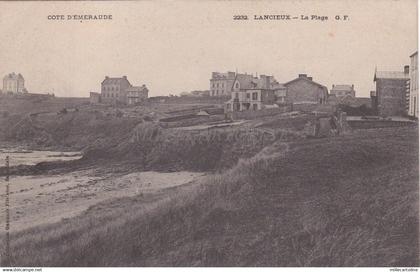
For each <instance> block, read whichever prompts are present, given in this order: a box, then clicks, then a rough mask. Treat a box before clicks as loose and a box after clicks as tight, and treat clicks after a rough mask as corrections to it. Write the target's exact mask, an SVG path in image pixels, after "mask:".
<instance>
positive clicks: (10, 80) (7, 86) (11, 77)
mask: <svg viewBox="0 0 420 272" xmlns="http://www.w3.org/2000/svg"><path fill="white" fill-rule="evenodd" d="M3 93H4V94H25V93H28V91H27V90H26V89H25V79H24V78H23V76H22V75H21V74H15V73H10V74H8V75H5V76H4V77H3Z"/></svg>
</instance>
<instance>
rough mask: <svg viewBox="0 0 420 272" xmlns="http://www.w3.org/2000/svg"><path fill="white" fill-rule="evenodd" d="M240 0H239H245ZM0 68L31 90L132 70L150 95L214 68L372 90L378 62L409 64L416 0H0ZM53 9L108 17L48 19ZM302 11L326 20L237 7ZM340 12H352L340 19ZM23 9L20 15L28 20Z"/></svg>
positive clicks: (184, 86)
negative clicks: (197, 0)
mask: <svg viewBox="0 0 420 272" xmlns="http://www.w3.org/2000/svg"><path fill="white" fill-rule="evenodd" d="M239 3H240V4H239ZM0 7H1V9H2V10H3V11H4V12H2V13H3V14H2V15H3V16H1V17H0V33H1V34H2V37H3V40H4V41H7V42H2V43H1V44H0V59H1V65H0V75H1V76H4V75H6V74H9V73H11V72H15V73H21V74H22V75H23V76H24V78H25V86H26V88H27V89H28V90H29V91H31V92H41V93H46V92H54V93H55V94H56V95H57V96H85V97H87V96H89V92H91V91H96V92H98V91H100V84H101V82H102V81H103V79H104V78H105V76H110V77H121V76H123V75H126V76H127V78H128V80H129V81H130V82H131V83H132V84H133V85H142V84H146V85H147V87H148V88H149V89H150V96H158V95H168V94H179V93H180V92H182V91H192V90H207V89H209V79H210V78H211V73H212V72H214V71H218V72H227V71H236V70H237V71H238V72H239V73H245V72H246V73H248V74H255V73H258V75H260V74H265V75H273V76H274V77H275V78H276V79H277V81H279V82H280V83H285V82H287V81H290V80H292V79H294V78H296V77H297V76H298V74H302V73H305V74H308V76H311V77H313V80H314V81H315V82H318V83H320V84H323V85H325V86H326V87H328V89H331V87H332V85H333V84H335V85H339V84H350V85H351V84H354V88H355V90H356V95H357V96H365V97H366V96H369V92H370V91H371V90H373V88H374V84H373V77H374V73H375V68H376V67H377V70H378V71H403V67H404V65H409V64H410V58H409V56H410V55H411V54H412V53H414V52H415V51H416V50H417V2H416V1H414V0H408V1H389V0H378V1H347V0H345V1H338V2H337V1H329V0H327V1H317V2H315V1H304V0H302V1H292V0H290V1H281V2H280V1H279V2H275V1H267V2H248V1H245V2H238V1H226V2H205V3H193V2H186V1H178V2H167V1H165V2H159V1H158V2H144V1H138V2H137V1H133V2H131V1H129V2H90V1H88V2H72V3H71V4H68V3H65V2H44V3H42V5H40V4H38V3H34V2H19V3H13V2H0ZM51 14H65V15H67V14H111V15H112V18H113V19H112V20H103V21H83V22H82V23H81V22H79V21H52V20H47V16H48V15H51ZM240 14H247V15H248V16H249V17H253V16H254V15H264V14H291V15H296V16H300V15H303V14H307V15H311V14H316V15H322V16H328V17H329V19H328V21H308V22H304V21H288V22H286V21H279V20H276V21H259V20H252V18H250V20H248V21H235V20H233V19H232V17H233V15H240ZM335 15H348V16H349V18H350V20H349V21H347V22H342V21H341V22H337V21H335V20H334V16H335ZM22 18H24V20H22Z"/></svg>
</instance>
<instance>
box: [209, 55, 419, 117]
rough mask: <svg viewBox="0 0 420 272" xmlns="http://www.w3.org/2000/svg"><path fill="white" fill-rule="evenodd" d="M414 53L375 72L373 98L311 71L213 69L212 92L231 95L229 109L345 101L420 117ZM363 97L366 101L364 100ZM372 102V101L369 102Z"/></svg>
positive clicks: (377, 110)
mask: <svg viewBox="0 0 420 272" xmlns="http://www.w3.org/2000/svg"><path fill="white" fill-rule="evenodd" d="M417 55H418V54H417V52H415V53H414V54H412V55H411V56H410V58H411V65H410V66H409V65H406V66H405V67H404V69H403V71H378V70H375V73H374V79H373V81H374V83H375V91H372V92H371V97H370V101H368V103H366V100H368V99H369V98H367V99H366V98H361V97H356V91H355V89H354V85H353V84H352V85H332V88H331V90H330V92H328V89H327V87H326V86H324V85H322V84H320V83H317V82H315V81H314V80H313V78H312V77H310V76H308V75H307V74H299V75H298V77H297V78H295V79H293V80H291V81H288V82H286V83H283V84H281V83H279V82H278V81H277V80H276V79H275V78H274V77H273V76H266V75H260V76H259V77H257V76H254V75H250V74H239V73H236V72H227V73H219V72H213V73H212V77H211V79H210V96H230V100H228V101H227V102H226V103H225V110H226V111H227V112H234V111H246V110H262V109H266V108H273V107H278V105H280V104H293V105H296V104H335V105H337V104H344V105H348V104H350V105H352V106H356V107H357V106H361V105H362V104H363V105H369V106H370V107H371V108H372V110H373V112H375V113H376V114H378V115H381V116H411V117H416V118H417V117H418V108H419V106H418V66H417V65H418V64H417V63H418V57H417ZM362 100H363V101H362ZM369 102H370V103H369Z"/></svg>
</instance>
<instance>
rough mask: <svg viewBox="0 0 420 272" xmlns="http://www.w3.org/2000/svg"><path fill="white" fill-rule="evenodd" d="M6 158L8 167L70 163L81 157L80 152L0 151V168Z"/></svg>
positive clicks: (4, 149)
mask: <svg viewBox="0 0 420 272" xmlns="http://www.w3.org/2000/svg"><path fill="white" fill-rule="evenodd" d="M6 156H9V165H10V166H16V165H35V164H37V163H40V162H50V161H70V160H77V159H80V158H81V157H82V154H81V153H80V152H61V151H40V150H24V149H7V148H2V149H0V166H4V165H5V163H6Z"/></svg>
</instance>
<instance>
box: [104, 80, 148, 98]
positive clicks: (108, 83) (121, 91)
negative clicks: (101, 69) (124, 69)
mask: <svg viewBox="0 0 420 272" xmlns="http://www.w3.org/2000/svg"><path fill="white" fill-rule="evenodd" d="M148 93H149V90H148V89H147V87H146V86H145V85H142V86H140V87H137V86H133V85H131V83H130V82H129V81H128V79H127V77H126V76H123V77H108V76H106V77H105V79H104V80H103V81H102V83H101V97H100V99H101V102H103V103H113V104H115V103H121V104H134V103H137V102H139V101H141V100H144V99H147V98H148Z"/></svg>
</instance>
